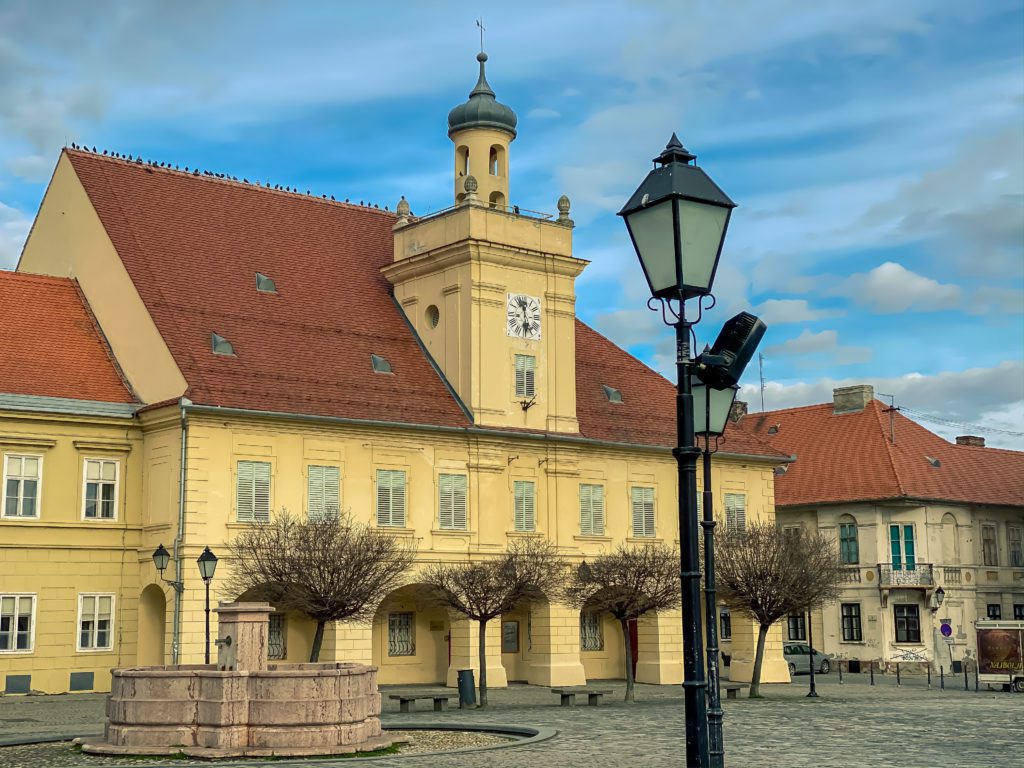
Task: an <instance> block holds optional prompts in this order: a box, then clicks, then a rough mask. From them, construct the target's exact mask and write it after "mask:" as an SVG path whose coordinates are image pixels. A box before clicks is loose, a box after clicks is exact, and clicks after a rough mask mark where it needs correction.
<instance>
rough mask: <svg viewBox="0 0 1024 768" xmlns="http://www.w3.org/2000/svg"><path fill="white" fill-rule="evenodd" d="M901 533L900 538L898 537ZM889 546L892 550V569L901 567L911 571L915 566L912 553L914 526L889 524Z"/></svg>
mask: <svg viewBox="0 0 1024 768" xmlns="http://www.w3.org/2000/svg"><path fill="white" fill-rule="evenodd" d="M901 534H902V538H900V536H901ZM889 546H890V550H891V552H892V569H893V570H894V571H902V570H903V569H906V570H908V571H913V570H915V569H916V568H917V559H916V556H915V555H914V526H912V525H906V524H902V525H890V526H889Z"/></svg>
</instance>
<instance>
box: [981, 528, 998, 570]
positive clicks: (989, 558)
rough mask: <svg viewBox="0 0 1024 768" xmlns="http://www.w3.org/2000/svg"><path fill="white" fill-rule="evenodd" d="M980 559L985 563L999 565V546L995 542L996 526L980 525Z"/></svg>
mask: <svg viewBox="0 0 1024 768" xmlns="http://www.w3.org/2000/svg"><path fill="white" fill-rule="evenodd" d="M981 561H982V563H984V564H985V565H999V546H998V545H997V544H996V527H995V526H994V525H983V526H981Z"/></svg>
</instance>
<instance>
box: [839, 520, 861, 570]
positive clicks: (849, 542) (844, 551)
mask: <svg viewBox="0 0 1024 768" xmlns="http://www.w3.org/2000/svg"><path fill="white" fill-rule="evenodd" d="M839 562H841V563H842V564H843V565H857V564H858V563H859V562H860V544H859V542H858V541H857V524H856V523H840V525H839Z"/></svg>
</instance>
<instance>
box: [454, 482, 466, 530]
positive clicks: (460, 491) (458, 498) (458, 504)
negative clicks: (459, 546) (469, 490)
mask: <svg viewBox="0 0 1024 768" xmlns="http://www.w3.org/2000/svg"><path fill="white" fill-rule="evenodd" d="M451 477H452V528H454V529H455V530H458V531H465V530H467V529H468V528H469V519H468V518H469V515H468V514H467V512H468V510H467V508H466V476H465V475H452V476H451Z"/></svg>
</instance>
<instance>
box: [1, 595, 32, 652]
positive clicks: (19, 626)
mask: <svg viewBox="0 0 1024 768" xmlns="http://www.w3.org/2000/svg"><path fill="white" fill-rule="evenodd" d="M35 604H36V599H35V597H34V596H33V595H0V653H11V652H13V653H25V652H30V651H31V650H32V645H33V640H34V637H35V633H34V632H33V625H34V624H35V621H34V619H35Z"/></svg>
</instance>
